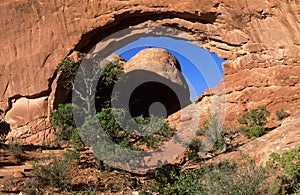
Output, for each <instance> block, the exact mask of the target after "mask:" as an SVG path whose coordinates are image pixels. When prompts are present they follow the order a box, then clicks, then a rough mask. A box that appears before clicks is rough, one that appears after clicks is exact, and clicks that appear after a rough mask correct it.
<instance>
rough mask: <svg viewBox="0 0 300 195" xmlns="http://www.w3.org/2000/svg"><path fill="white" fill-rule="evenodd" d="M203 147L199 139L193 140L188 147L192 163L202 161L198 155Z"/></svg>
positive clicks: (188, 154)
mask: <svg viewBox="0 0 300 195" xmlns="http://www.w3.org/2000/svg"><path fill="white" fill-rule="evenodd" d="M200 146H201V140H200V139H198V138H193V139H192V141H191V142H190V144H189V146H188V149H189V150H188V153H187V156H188V159H189V160H190V161H192V162H198V161H200V157H199V155H198V152H199V149H200Z"/></svg>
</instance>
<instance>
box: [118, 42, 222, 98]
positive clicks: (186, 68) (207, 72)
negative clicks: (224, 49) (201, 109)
mask: <svg viewBox="0 0 300 195" xmlns="http://www.w3.org/2000/svg"><path fill="white" fill-rule="evenodd" d="M149 47H154V48H164V49H166V50H167V51H168V52H170V53H171V54H172V55H174V56H175V57H176V58H177V60H178V62H179V63H180V66H181V70H182V74H183V76H184V77H185V79H186V81H187V83H188V85H189V89H190V94H191V95H190V99H191V101H193V100H194V99H195V98H196V97H197V96H199V95H201V94H202V92H203V91H204V90H205V89H207V88H211V87H213V86H215V85H216V84H218V83H219V82H220V80H221V79H222V77H223V70H222V63H223V62H224V61H225V60H223V59H220V58H219V57H218V56H217V55H215V54H214V53H211V52H209V51H208V50H206V49H203V48H200V47H197V46H195V45H193V44H191V43H189V42H187V41H184V40H178V39H173V38H170V37H143V38H140V39H138V40H137V41H134V42H132V43H129V44H128V45H126V46H124V47H122V48H120V49H118V50H117V51H115V53H117V54H119V55H121V56H122V57H123V58H124V59H125V60H126V61H128V60H129V59H130V58H131V57H133V56H134V55H135V54H136V53H138V52H139V51H140V50H142V49H145V48H149Z"/></svg>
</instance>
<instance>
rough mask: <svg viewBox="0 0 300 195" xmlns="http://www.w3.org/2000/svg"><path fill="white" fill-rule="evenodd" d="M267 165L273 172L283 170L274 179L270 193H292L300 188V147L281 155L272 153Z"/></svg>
mask: <svg viewBox="0 0 300 195" xmlns="http://www.w3.org/2000/svg"><path fill="white" fill-rule="evenodd" d="M266 166H267V168H268V170H269V171H270V173H272V174H274V173H275V172H276V171H279V172H281V174H280V175H278V176H277V177H276V178H275V179H274V180H273V181H272V183H271V185H270V188H269V193H271V194H278V193H281V194H286V193H288V194H291V193H295V192H296V191H297V189H299V188H300V147H298V148H295V149H292V150H290V151H287V152H285V153H283V154H281V155H280V154H278V153H272V154H271V155H270V158H269V160H268V161H267V163H266ZM282 172H283V173H282Z"/></svg>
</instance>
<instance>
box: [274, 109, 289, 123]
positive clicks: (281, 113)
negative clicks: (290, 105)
mask: <svg viewBox="0 0 300 195" xmlns="http://www.w3.org/2000/svg"><path fill="white" fill-rule="evenodd" d="M275 114H276V119H277V120H278V121H281V120H283V119H284V118H286V117H288V116H290V115H289V113H287V112H286V111H285V110H283V109H281V110H276V112H275Z"/></svg>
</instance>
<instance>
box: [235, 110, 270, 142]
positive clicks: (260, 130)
mask: <svg viewBox="0 0 300 195" xmlns="http://www.w3.org/2000/svg"><path fill="white" fill-rule="evenodd" d="M268 116H270V112H269V111H267V110H266V108H265V107H263V106H258V108H257V109H251V110H250V111H248V112H246V113H245V114H243V115H242V117H241V118H239V119H238V122H239V123H240V124H244V125H246V126H243V127H240V131H242V132H243V133H244V134H245V135H246V136H247V137H248V138H256V137H260V136H262V135H263V134H265V133H266V129H265V128H264V125H265V124H266V123H267V117H268Z"/></svg>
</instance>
